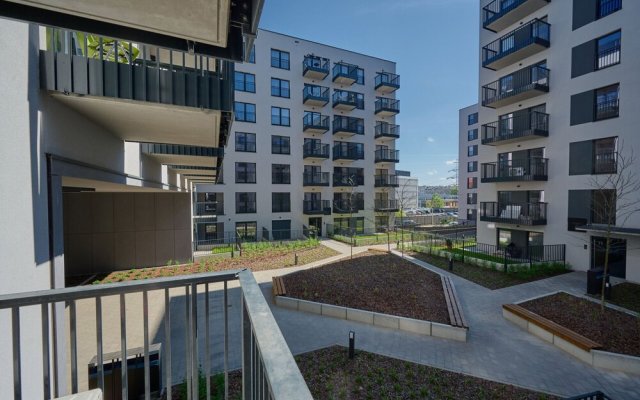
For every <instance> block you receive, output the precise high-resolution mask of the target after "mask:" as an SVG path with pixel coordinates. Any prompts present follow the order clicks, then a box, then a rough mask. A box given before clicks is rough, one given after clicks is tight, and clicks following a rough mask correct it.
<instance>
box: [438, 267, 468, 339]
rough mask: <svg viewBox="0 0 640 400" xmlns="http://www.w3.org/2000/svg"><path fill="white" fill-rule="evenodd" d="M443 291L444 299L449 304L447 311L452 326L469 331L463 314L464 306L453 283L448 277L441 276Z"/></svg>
mask: <svg viewBox="0 0 640 400" xmlns="http://www.w3.org/2000/svg"><path fill="white" fill-rule="evenodd" d="M441 279H442V290H443V291H444V299H445V301H446V302H447V310H448V311H449V321H450V323H451V325H452V326H456V327H459V328H466V329H469V325H467V321H466V320H465V319H464V313H463V312H462V304H460V301H459V300H458V295H457V294H456V289H455V287H454V286H453V282H451V279H450V278H449V277H448V276H441Z"/></svg>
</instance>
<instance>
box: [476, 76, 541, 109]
mask: <svg viewBox="0 0 640 400" xmlns="http://www.w3.org/2000/svg"><path fill="white" fill-rule="evenodd" d="M548 91H549V70H548V69H547V68H544V67H541V66H534V67H527V68H523V69H520V70H518V71H516V72H514V73H512V74H510V75H506V76H503V77H502V78H500V79H499V80H497V81H495V82H491V83H489V84H487V85H484V86H483V87H482V105H483V106H485V107H490V108H498V107H504V106H507V105H509V104H514V103H517V102H520V101H523V100H527V99H531V98H533V97H536V96H539V95H541V94H544V93H547V92H548Z"/></svg>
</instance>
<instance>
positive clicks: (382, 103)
mask: <svg viewBox="0 0 640 400" xmlns="http://www.w3.org/2000/svg"><path fill="white" fill-rule="evenodd" d="M399 112H400V100H396V99H389V98H386V97H378V98H377V100H376V109H375V113H376V114H380V113H387V114H398V113H399Z"/></svg>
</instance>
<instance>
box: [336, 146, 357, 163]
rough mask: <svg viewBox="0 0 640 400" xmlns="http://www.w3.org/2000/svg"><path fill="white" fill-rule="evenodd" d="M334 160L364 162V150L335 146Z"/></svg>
mask: <svg viewBox="0 0 640 400" xmlns="http://www.w3.org/2000/svg"><path fill="white" fill-rule="evenodd" d="M333 159H334V160H364V149H363V148H362V146H355V145H348V146H343V145H341V144H336V145H334V146H333Z"/></svg>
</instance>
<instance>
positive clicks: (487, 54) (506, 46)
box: [482, 18, 551, 69]
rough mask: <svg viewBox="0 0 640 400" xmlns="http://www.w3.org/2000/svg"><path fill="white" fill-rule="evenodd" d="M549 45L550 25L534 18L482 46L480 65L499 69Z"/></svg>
mask: <svg viewBox="0 0 640 400" xmlns="http://www.w3.org/2000/svg"><path fill="white" fill-rule="evenodd" d="M550 45H551V26H550V25H549V24H548V23H546V22H544V21H541V20H539V19H537V18H536V19H534V20H532V21H530V22H528V23H526V24H525V25H522V26H520V27H518V28H516V29H514V30H513V31H511V32H509V33H507V34H506V35H504V36H502V37H501V38H499V39H496V40H494V41H493V42H491V43H489V44H488V45H486V46H484V47H483V48H482V66H483V67H486V68H490V69H500V68H504V67H506V66H508V65H511V64H513V63H515V62H517V61H519V60H522V59H524V58H527V57H529V56H531V55H533V54H536V53H538V52H540V51H542V50H544V49H545V48H547V47H549V46H550Z"/></svg>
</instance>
